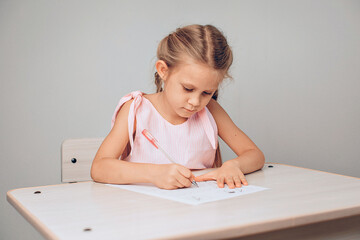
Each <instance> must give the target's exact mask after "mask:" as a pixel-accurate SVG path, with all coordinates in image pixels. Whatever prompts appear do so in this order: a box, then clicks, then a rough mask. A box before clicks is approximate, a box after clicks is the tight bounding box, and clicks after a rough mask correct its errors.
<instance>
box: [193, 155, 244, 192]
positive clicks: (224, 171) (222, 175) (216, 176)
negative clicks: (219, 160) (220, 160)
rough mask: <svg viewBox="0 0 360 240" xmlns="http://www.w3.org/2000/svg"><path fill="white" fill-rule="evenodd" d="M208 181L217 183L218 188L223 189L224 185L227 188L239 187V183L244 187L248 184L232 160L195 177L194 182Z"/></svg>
mask: <svg viewBox="0 0 360 240" xmlns="http://www.w3.org/2000/svg"><path fill="white" fill-rule="evenodd" d="M208 180H215V181H217V184H218V186H219V188H223V187H224V184H225V183H226V184H227V185H228V186H229V188H235V187H241V183H242V184H244V185H245V186H247V185H248V182H247V181H246V179H245V176H244V174H243V173H242V171H241V170H240V168H239V167H238V166H237V163H236V162H233V161H232V160H229V161H226V162H225V163H224V164H223V165H222V166H221V167H220V168H217V169H215V170H214V171H211V172H208V173H205V174H203V175H200V176H197V177H195V181H197V182H202V181H208Z"/></svg>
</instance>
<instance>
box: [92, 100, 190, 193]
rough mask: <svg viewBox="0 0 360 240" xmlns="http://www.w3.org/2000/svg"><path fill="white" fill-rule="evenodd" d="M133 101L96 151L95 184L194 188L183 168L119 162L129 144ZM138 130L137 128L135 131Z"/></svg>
mask: <svg viewBox="0 0 360 240" xmlns="http://www.w3.org/2000/svg"><path fill="white" fill-rule="evenodd" d="M131 102H132V100H131V101H128V102H126V103H125V104H124V105H123V106H122V107H121V109H120V111H119V113H118V115H117V117H116V120H115V124H114V127H113V128H112V129H111V131H110V133H109V135H108V136H107V137H106V138H105V139H104V141H103V143H102V144H101V146H100V148H99V150H98V151H97V153H96V155H95V158H94V160H93V163H92V166H91V178H92V179H93V180H94V181H95V182H102V183H112V184H130V183H153V184H155V185H156V186H158V187H160V188H165V189H174V188H180V187H189V186H191V181H190V177H191V176H192V173H191V171H190V170H189V169H187V168H185V167H183V166H181V165H178V164H162V165H158V164H150V163H132V162H127V161H123V160H119V157H120V155H121V154H122V153H123V152H124V150H125V147H126V145H127V144H128V142H129V133H128V115H129V109H130V105H131ZM134 126H136V124H134ZM135 130H136V129H135V127H134V132H135Z"/></svg>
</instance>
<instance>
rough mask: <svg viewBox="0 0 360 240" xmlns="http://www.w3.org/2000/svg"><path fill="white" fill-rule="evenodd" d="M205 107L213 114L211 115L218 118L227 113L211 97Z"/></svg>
mask: <svg viewBox="0 0 360 240" xmlns="http://www.w3.org/2000/svg"><path fill="white" fill-rule="evenodd" d="M206 107H207V108H208V109H209V111H210V113H211V114H212V115H213V117H214V118H215V120H216V118H218V117H219V116H221V115H224V114H225V115H227V113H226V112H225V110H224V109H223V108H222V107H221V105H220V104H219V103H218V102H217V101H215V100H214V99H211V100H210V102H209V103H208V104H207V105H206Z"/></svg>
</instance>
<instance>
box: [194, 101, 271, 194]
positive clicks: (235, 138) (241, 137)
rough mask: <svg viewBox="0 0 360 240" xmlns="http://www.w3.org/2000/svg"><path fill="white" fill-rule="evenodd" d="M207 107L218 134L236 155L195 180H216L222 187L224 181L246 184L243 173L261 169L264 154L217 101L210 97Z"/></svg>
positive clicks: (232, 183)
mask: <svg viewBox="0 0 360 240" xmlns="http://www.w3.org/2000/svg"><path fill="white" fill-rule="evenodd" d="M207 107H208V109H209V111H210V112H211V114H212V115H213V117H214V119H215V122H216V124H217V127H218V134H219V136H220V137H221V139H223V140H224V142H225V143H226V144H227V145H228V146H229V147H230V148H231V149H232V150H233V151H234V152H235V153H236V155H237V156H238V157H236V158H234V159H231V160H228V161H226V162H225V163H224V164H223V165H222V167H221V168H219V169H217V170H215V171H213V172H210V173H208V174H205V175H203V176H202V177H200V178H196V180H197V181H201V180H210V179H212V180H217V182H218V185H219V187H223V186H224V182H225V183H227V184H228V185H229V187H230V188H233V187H235V186H236V187H240V186H241V182H242V183H243V184H244V185H247V181H246V179H245V177H244V174H246V173H250V172H254V171H256V170H259V169H261V168H262V167H263V166H264V163H265V157H264V154H263V153H262V152H261V150H260V149H259V148H258V147H257V146H256V145H255V143H254V142H252V141H251V140H250V138H249V137H248V136H246V134H245V133H244V132H242V131H241V130H240V129H239V128H238V127H237V126H236V125H235V124H234V122H233V121H232V120H231V118H230V117H229V115H228V114H227V113H226V112H225V110H224V109H223V108H222V107H221V106H220V104H219V103H218V102H216V101H215V100H213V99H211V100H210V102H209V104H208V105H207Z"/></svg>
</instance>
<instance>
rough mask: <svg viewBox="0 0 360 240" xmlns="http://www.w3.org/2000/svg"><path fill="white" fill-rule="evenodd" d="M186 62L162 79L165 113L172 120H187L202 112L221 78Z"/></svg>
mask: <svg viewBox="0 0 360 240" xmlns="http://www.w3.org/2000/svg"><path fill="white" fill-rule="evenodd" d="M186 60H187V61H183V63H181V64H179V65H178V66H176V67H174V68H173V69H171V71H169V72H168V74H167V75H165V77H163V79H164V96H165V97H166V100H167V104H166V105H167V106H168V109H167V110H168V111H167V112H168V113H169V114H170V117H172V118H173V119H176V118H177V119H187V118H189V117H190V116H191V115H193V114H194V113H196V112H198V111H200V110H202V109H203V108H204V107H205V106H206V105H207V104H208V103H209V101H210V99H211V97H212V95H213V94H214V92H215V91H216V90H217V89H218V86H219V83H220V81H221V80H222V78H223V76H222V75H221V74H220V72H219V71H218V70H215V69H213V68H211V67H209V66H207V65H205V64H202V63H197V62H194V61H191V59H186Z"/></svg>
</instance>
